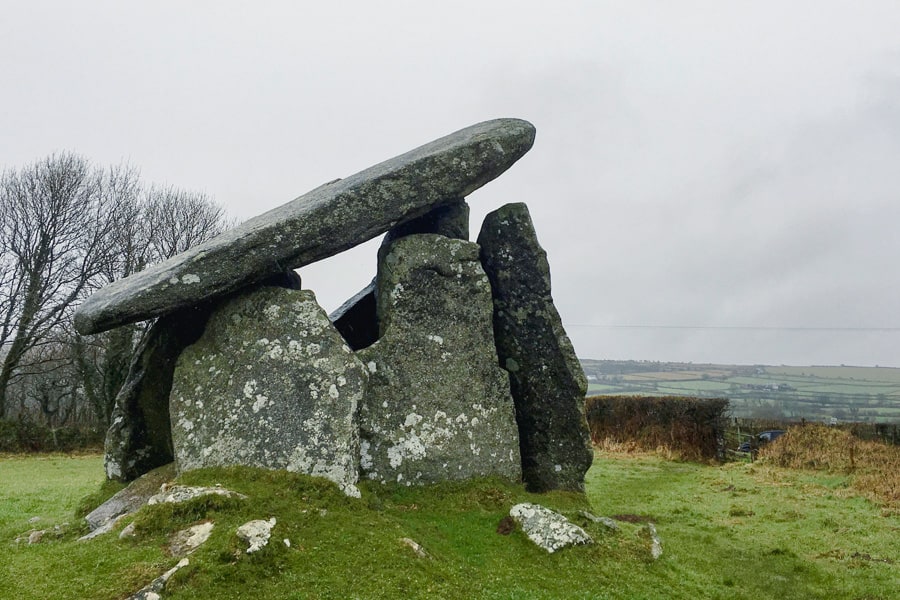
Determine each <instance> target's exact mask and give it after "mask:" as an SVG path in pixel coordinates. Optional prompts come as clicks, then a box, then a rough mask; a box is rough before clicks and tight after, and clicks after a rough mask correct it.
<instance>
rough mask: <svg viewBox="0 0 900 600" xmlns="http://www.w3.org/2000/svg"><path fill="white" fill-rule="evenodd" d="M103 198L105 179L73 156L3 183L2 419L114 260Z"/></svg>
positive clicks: (108, 201)
mask: <svg viewBox="0 0 900 600" xmlns="http://www.w3.org/2000/svg"><path fill="white" fill-rule="evenodd" d="M102 192H103V186H102V174H101V173H99V172H97V171H96V170H94V169H92V168H91V167H90V164H89V163H88V162H87V161H86V160H85V159H84V158H82V157H79V156H77V155H74V154H70V153H64V154H59V155H53V156H50V157H48V158H46V159H44V160H41V161H38V162H37V163H34V164H33V165H31V166H28V167H25V168H23V169H22V170H21V171H18V172H16V171H10V172H7V173H5V174H4V175H3V176H2V179H0V251H2V253H3V259H2V260H3V266H4V267H5V269H6V270H7V273H6V276H5V277H4V287H3V288H2V289H0V306H2V307H3V309H4V313H3V317H2V318H3V322H2V323H0V336H2V337H0V347H2V348H3V351H4V353H5V355H4V356H3V361H2V363H0V417H3V416H4V415H5V409H6V392H7V388H8V387H9V383H10V381H11V380H12V378H13V377H14V376H15V375H16V372H17V371H18V370H19V369H20V367H21V366H22V361H23V360H24V359H25V357H26V356H27V355H28V354H29V352H31V351H32V350H33V349H35V348H37V347H38V346H40V345H41V344H42V343H44V342H45V341H46V340H47V339H48V338H49V336H50V333H51V332H52V331H54V330H55V329H56V328H57V327H58V326H59V325H60V323H62V322H63V321H65V320H67V319H68V318H69V317H70V313H71V310H72V308H73V305H74V303H75V302H76V301H78V300H79V299H80V298H81V297H82V295H83V294H84V292H85V291H86V290H87V289H88V287H89V285H90V283H91V281H92V280H94V278H95V277H96V276H97V275H98V274H99V273H100V272H101V271H102V270H103V266H104V264H105V263H106V262H107V261H108V260H109V256H110V254H109V253H110V244H109V239H110V228H111V227H112V221H111V219H110V218H109V215H110V213H111V212H112V211H113V209H114V198H111V197H109V196H107V195H105V194H103V193H102Z"/></svg>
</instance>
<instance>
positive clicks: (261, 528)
mask: <svg viewBox="0 0 900 600" xmlns="http://www.w3.org/2000/svg"><path fill="white" fill-rule="evenodd" d="M275 522H276V521H275V517H272V518H271V519H269V520H268V521H263V520H262V519H256V520H255V521H248V522H247V523H244V524H243V525H241V526H240V527H238V529H237V536H238V538H240V539H241V540H243V541H244V542H247V544H249V547H248V548H247V554H252V553H254V552H256V551H257V550H262V549H263V548H265V547H266V546H267V545H268V544H269V537H271V535H272V528H273V527H275Z"/></svg>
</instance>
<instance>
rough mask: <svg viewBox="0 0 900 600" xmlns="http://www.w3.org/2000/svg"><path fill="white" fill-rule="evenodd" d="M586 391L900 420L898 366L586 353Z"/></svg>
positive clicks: (791, 414)
mask: <svg viewBox="0 0 900 600" xmlns="http://www.w3.org/2000/svg"><path fill="white" fill-rule="evenodd" d="M582 365H583V367H584V369H585V373H586V374H587V375H588V377H589V385H588V394H589V395H594V394H621V395H660V396H665V395H672V396H684V395H689V396H698V397H710V398H711V397H718V398H728V399H729V400H730V401H731V402H730V403H731V411H732V414H733V415H734V416H735V417H744V418H788V419H796V420H799V419H801V418H803V419H806V420H810V421H829V420H831V419H836V420H837V421H854V422H870V423H900V369H895V368H885V367H846V366H840V367H770V366H742V365H712V364H710V365H697V364H685V363H648V362H641V361H600V360H582Z"/></svg>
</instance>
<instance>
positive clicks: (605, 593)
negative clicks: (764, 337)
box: [0, 454, 900, 600]
mask: <svg viewBox="0 0 900 600" xmlns="http://www.w3.org/2000/svg"><path fill="white" fill-rule="evenodd" d="M101 479H102V467H101V460H100V458H99V457H80V458H73V459H67V458H62V457H54V458H3V459H0V490H2V491H0V494H2V495H0V499H2V502H0V548H3V560H2V561H0V598H3V599H6V598H9V599H10V600H12V599H17V600H18V599H22V600H29V599H37V598H41V599H44V598H88V599H101V600H102V599H114V598H122V597H125V596H127V595H128V594H129V593H131V592H133V591H135V590H136V589H138V588H139V587H140V586H141V585H142V584H144V583H146V582H148V581H149V580H150V579H152V578H153V577H154V576H155V575H157V574H159V573H161V572H162V571H163V570H165V569H166V568H167V567H169V566H171V565H172V564H174V563H175V562H176V560H177V559H175V558H173V557H169V556H167V555H166V553H165V551H164V548H165V545H166V539H167V536H168V535H169V534H170V532H173V531H175V530H178V529H180V528H184V527H186V526H188V525H190V524H192V523H195V522H197V521H199V520H202V519H212V520H213V521H214V522H215V523H216V528H215V530H214V532H213V535H212V537H211V538H210V540H209V541H208V542H207V543H206V544H205V545H204V546H203V547H202V548H201V549H200V550H198V551H197V552H196V553H195V554H193V555H192V556H191V566H189V567H188V568H186V569H184V570H182V571H181V572H179V574H178V575H176V577H175V578H174V579H173V581H172V582H171V584H170V590H169V592H167V593H166V594H165V596H164V597H165V598H167V599H169V598H172V599H186V598H205V599H208V598H223V599H228V598H242V599H254V598H462V597H468V598H623V599H624V598H628V599H631V598H642V599H643V598H646V599H652V598H685V599H688V598H689V599H691V600H695V599H697V598H723V599H724V598H728V599H734V598H737V599H740V598H747V599H750V598H753V599H756V598H761V597H763V598H765V597H772V596H773V594H777V595H778V596H779V597H783V598H829V599H830V598H869V599H876V598H883V599H885V600H886V599H888V598H892V597H895V596H893V594H895V593H896V589H897V586H898V583H900V581H898V577H900V556H898V549H897V545H896V539H897V535H898V531H900V519H898V516H897V515H896V514H892V513H891V512H890V511H884V510H883V509H882V508H881V507H879V506H878V505H876V504H873V503H871V502H870V501H868V500H865V499H862V498H859V497H855V496H852V495H851V494H850V489H849V488H848V485H849V484H848V480H847V478H846V477H845V476H843V475H840V474H819V473H813V472H806V471H791V470H787V469H780V468H775V467H768V466H765V465H761V464H760V463H756V464H729V465H725V466H708V465H698V464H689V463H679V462H670V461H666V460H663V459H661V458H658V457H655V456H649V455H643V456H630V455H619V454H598V455H597V457H596V459H595V462H594V466H593V467H592V469H591V470H590V471H589V473H588V480H587V487H588V493H587V496H586V497H584V496H580V495H577V494H566V493H554V494H548V495H545V496H538V495H532V494H528V493H526V492H525V491H524V490H523V489H522V488H521V487H519V486H512V485H509V484H505V483H502V482H499V481H478V482H474V483H469V484H450V483H448V484H443V485H439V486H434V487H429V488H405V487H404V488H384V487H381V486H378V485H376V486H363V498H362V499H350V498H346V497H344V496H343V495H342V494H340V492H338V491H337V489H336V488H335V487H334V486H333V485H331V484H328V483H327V482H323V481H321V480H316V479H312V478H308V477H303V476H299V475H291V474H285V473H275V472H268V471H260V470H254V469H215V470H202V471H196V472H193V473H189V474H186V475H185V476H183V478H182V479H183V482H184V483H188V484H201V483H202V484H213V483H221V484H222V485H224V486H225V487H228V488H230V489H235V490H237V491H240V492H243V493H245V494H247V495H248V496H250V499H249V500H246V501H234V500H206V501H195V502H193V503H189V504H188V505H186V506H183V507H180V508H173V507H171V506H163V507H159V506H157V507H147V508H145V509H143V510H142V511H141V512H140V513H139V514H138V516H137V518H136V525H137V529H138V532H139V535H138V537H137V538H136V539H126V540H119V539H118V536H117V535H115V534H109V535H106V536H101V537H100V538H98V539H95V540H93V541H90V542H77V541H75V538H76V537H77V535H78V533H80V532H79V531H76V529H77V527H72V528H70V531H69V532H68V533H67V534H64V535H62V537H60V538H58V539H57V538H55V537H54V538H52V539H49V540H47V541H45V542H42V543H40V544H35V545H31V546H29V545H27V544H23V543H19V544H15V543H14V542H13V541H12V540H13V539H14V538H15V537H16V536H17V535H20V534H22V533H25V532H27V531H28V530H29V529H30V528H32V527H37V526H40V527H42V528H43V527H46V526H47V525H49V524H51V522H61V521H64V520H69V521H71V520H72V518H73V517H72V511H73V510H74V509H75V508H76V507H77V505H78V499H79V497H80V496H81V495H83V494H86V493H89V492H96V490H97V489H98V487H99V484H100V480H101ZM111 491H112V490H111V489H107V490H106V493H109V492H111ZM519 501H537V502H540V503H542V504H544V505H547V506H550V507H553V508H556V509H558V510H561V511H562V512H564V513H565V514H568V515H571V516H572V517H573V519H574V520H576V521H578V522H579V523H580V524H581V521H579V520H578V517H577V516H576V513H577V510H578V509H581V508H585V507H588V505H592V506H591V508H592V510H593V511H594V512H595V514H604V515H633V516H634V517H632V518H631V520H633V521H638V522H637V523H629V522H622V523H620V525H621V530H620V531H619V532H617V533H611V532H606V531H604V530H602V529H601V528H600V526H598V525H588V530H589V532H590V533H591V534H592V535H593V536H594V537H595V539H596V540H597V543H596V544H594V545H593V546H585V547H578V548H570V549H566V550H564V551H561V552H559V553H556V554H553V555H548V554H546V553H544V552H543V551H541V550H538V549H537V548H536V547H534V546H533V545H532V544H531V543H530V542H529V541H528V540H527V539H526V538H525V536H524V535H523V534H522V533H521V532H520V531H515V532H513V533H512V534H511V535H508V536H504V535H499V534H497V533H496V532H495V529H496V527H497V524H498V522H499V521H500V519H501V518H502V517H503V516H504V515H505V514H507V512H508V510H509V507H510V506H511V505H512V504H513V503H515V502H519ZM35 515H41V516H42V517H43V518H45V519H46V520H43V519H42V521H40V522H38V523H37V524H29V523H28V519H29V518H30V517H31V516H35ZM271 516H274V517H276V518H277V520H278V524H277V525H276V526H275V529H274V531H273V540H272V543H271V544H270V545H269V546H268V547H267V548H266V549H264V550H262V551H261V552H259V553H257V554H254V555H249V556H248V555H246V554H244V553H242V552H241V550H240V546H239V543H238V541H237V539H236V537H235V536H234V530H235V528H236V527H237V526H238V525H239V524H241V523H243V522H245V521H247V520H250V519H256V518H269V517H271ZM644 519H651V520H652V521H653V522H654V523H655V524H656V527H657V530H658V531H659V534H660V536H661V537H662V541H663V551H664V553H663V556H662V558H661V559H659V560H658V561H653V560H651V558H650V555H649V542H648V540H647V539H646V538H645V537H643V536H642V535H640V532H641V531H642V529H643V525H642V523H641V521H642V520H644ZM285 538H287V539H289V540H290V541H291V545H290V547H287V546H286V545H285V544H284V543H283V542H282V541H281V540H283V539H285ZM401 538H411V539H413V540H415V541H416V542H418V543H419V544H421V545H422V546H423V547H424V548H425V550H426V551H427V552H428V553H429V554H430V556H431V558H427V559H422V558H418V557H416V556H415V555H414V554H413V552H412V551H411V550H410V549H409V548H408V547H406V546H404V545H403V544H402V543H401V541H400V540H401ZM885 560H887V561H893V564H891V563H889V562H883V561H885Z"/></svg>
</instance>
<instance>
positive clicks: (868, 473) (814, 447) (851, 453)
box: [760, 425, 900, 507]
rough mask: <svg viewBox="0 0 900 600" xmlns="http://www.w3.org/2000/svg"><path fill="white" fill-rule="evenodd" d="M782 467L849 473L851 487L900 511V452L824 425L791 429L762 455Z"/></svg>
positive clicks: (899, 449)
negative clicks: (898, 508)
mask: <svg viewBox="0 0 900 600" xmlns="http://www.w3.org/2000/svg"><path fill="white" fill-rule="evenodd" d="M760 457H761V458H762V459H763V460H765V461H766V462H769V463H772V464H774V465H777V466H779V467H787V468H792V469H811V470H820V471H830V472H834V473H846V474H849V475H850V476H851V478H850V485H851V486H852V487H853V488H854V489H856V490H857V491H858V492H860V493H862V494H864V495H866V496H868V497H869V498H870V499H872V500H875V501H876V502H879V503H882V504H885V505H887V506H892V507H900V448H898V447H897V446H889V445H887V444H884V443H881V442H875V441H866V440H861V439H859V438H857V437H856V436H855V435H853V434H852V433H851V432H849V431H846V430H842V429H838V428H835V427H827V426H825V425H806V426H803V427H791V428H790V429H788V431H787V433H785V434H784V435H783V436H781V437H780V438H778V439H777V440H775V441H774V442H772V443H771V444H769V445H768V446H766V447H765V448H764V449H763V450H761V451H760Z"/></svg>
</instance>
